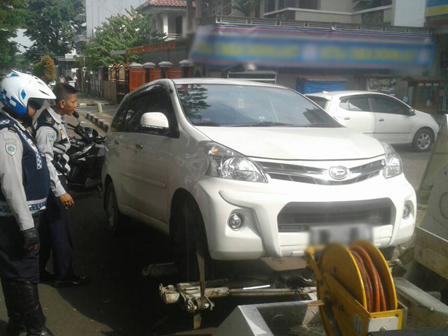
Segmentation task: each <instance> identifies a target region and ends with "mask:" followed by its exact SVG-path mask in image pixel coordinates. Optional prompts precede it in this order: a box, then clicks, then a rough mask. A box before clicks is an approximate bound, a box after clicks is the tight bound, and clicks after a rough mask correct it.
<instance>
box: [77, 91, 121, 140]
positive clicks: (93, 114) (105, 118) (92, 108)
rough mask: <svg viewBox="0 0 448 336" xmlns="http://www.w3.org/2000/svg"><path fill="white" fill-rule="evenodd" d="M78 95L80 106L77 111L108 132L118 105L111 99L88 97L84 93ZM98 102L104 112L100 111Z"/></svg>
mask: <svg viewBox="0 0 448 336" xmlns="http://www.w3.org/2000/svg"><path fill="white" fill-rule="evenodd" d="M78 97H79V98H78V105H79V107H78V109H77V111H78V112H79V113H80V114H82V115H83V117H84V118H86V119H87V120H89V121H91V122H92V123H93V124H95V125H96V126H98V127H99V128H101V129H102V130H103V131H104V132H107V131H108V130H109V126H110V124H111V123H112V119H113V117H114V115H115V111H116V110H117V108H118V105H117V104H115V103H113V102H110V101H106V100H102V99H101V98H96V97H87V96H83V95H80V96H78ZM98 104H101V108H102V110H103V112H99V111H98Z"/></svg>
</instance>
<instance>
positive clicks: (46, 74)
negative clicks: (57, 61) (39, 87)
mask: <svg viewBox="0 0 448 336" xmlns="http://www.w3.org/2000/svg"><path fill="white" fill-rule="evenodd" d="M33 74H34V75H35V76H37V77H39V78H41V79H42V80H43V81H44V82H45V83H50V82H52V81H54V80H55V79H56V67H55V65H54V61H53V59H52V58H51V57H50V56H48V55H46V56H44V57H42V59H41V61H40V62H39V63H36V64H35V65H34V69H33Z"/></svg>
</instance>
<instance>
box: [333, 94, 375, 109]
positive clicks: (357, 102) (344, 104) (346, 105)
mask: <svg viewBox="0 0 448 336" xmlns="http://www.w3.org/2000/svg"><path fill="white" fill-rule="evenodd" d="M339 107H340V108H342V109H344V110H347V111H352V112H361V111H362V112H371V111H372V109H371V108H370V104H369V99H368V98H366V97H359V98H355V97H352V98H343V99H341V102H340V103H339Z"/></svg>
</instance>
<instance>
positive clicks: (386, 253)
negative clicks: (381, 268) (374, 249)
mask: <svg viewBox="0 0 448 336" xmlns="http://www.w3.org/2000/svg"><path fill="white" fill-rule="evenodd" d="M380 251H381V253H382V254H383V257H384V259H386V260H387V261H389V260H391V259H392V257H393V256H394V252H395V246H389V247H385V248H381V249H380Z"/></svg>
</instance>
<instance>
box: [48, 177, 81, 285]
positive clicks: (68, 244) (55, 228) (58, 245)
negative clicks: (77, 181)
mask: <svg viewBox="0 0 448 336" xmlns="http://www.w3.org/2000/svg"><path fill="white" fill-rule="evenodd" d="M59 179H60V181H61V184H62V186H63V187H64V188H65V190H67V181H66V178H65V176H63V175H59ZM39 237H40V255H39V268H40V271H43V270H45V267H46V265H47V263H48V260H49V259H50V255H51V254H52V256H53V272H54V275H55V277H56V281H61V280H70V279H72V278H73V277H74V274H73V241H72V226H71V222H70V216H69V214H68V210H67V209H65V207H64V204H62V202H61V201H60V200H59V198H58V197H56V196H55V195H54V194H53V192H50V195H49V196H48V200H47V209H46V210H45V211H44V213H43V214H42V216H41V218H40V225H39Z"/></svg>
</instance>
